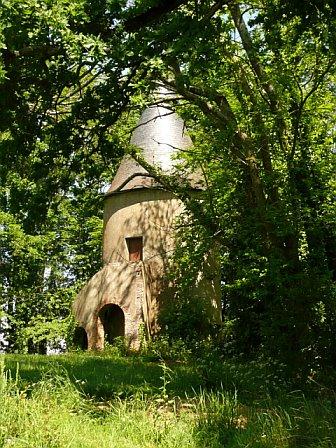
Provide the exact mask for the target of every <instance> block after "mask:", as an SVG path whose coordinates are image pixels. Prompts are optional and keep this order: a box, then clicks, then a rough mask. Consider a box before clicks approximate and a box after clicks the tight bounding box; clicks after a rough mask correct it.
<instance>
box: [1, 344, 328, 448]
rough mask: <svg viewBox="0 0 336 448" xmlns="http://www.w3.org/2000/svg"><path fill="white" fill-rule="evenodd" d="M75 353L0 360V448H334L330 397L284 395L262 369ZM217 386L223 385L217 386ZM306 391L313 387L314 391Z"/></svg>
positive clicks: (282, 386)
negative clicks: (208, 368)
mask: <svg viewBox="0 0 336 448" xmlns="http://www.w3.org/2000/svg"><path fill="white" fill-rule="evenodd" d="M177 361H178V360H177V359H175V361H174V362H172V360H171V361H170V362H168V361H163V360H161V363H153V362H150V361H148V360H146V357H144V356H140V355H137V356H134V355H133V356H129V357H122V356H120V355H118V354H117V353H114V354H112V353H111V352H110V353H108V354H107V353H102V354H101V355H93V354H88V353H86V354H85V353H75V354H68V355H61V356H57V357H43V356H41V355H34V356H32V355H31V356H29V355H7V356H6V357H4V356H2V357H1V358H0V363H1V366H2V367H1V376H0V421H1V425H0V446H1V447H4V448H8V447H15V448H18V447H25V446H27V445H28V446H30V447H32V448H37V447H43V448H47V447H54V448H56V447H59V448H64V447H65V446H68V447H73V448H79V447H81V448H84V447H85V448H86V447H92V448H95V447H97V446H102V447H109V448H110V447H116V448H117V447H118V448H120V447H121V448H123V447H125V448H126V447H132V448H133V447H139V448H143V447H144V448H145V447H152V448H154V447H168V448H170V447H176V448H177V447H182V448H187V447H194V448H196V447H198V448H201V447H202V448H203V447H204V448H206V447H208V448H217V447H218V448H219V447H223V446H225V447H228V448H230V447H232V448H235V447H240V446H241V447H246V446H251V447H253V448H256V447H269V448H274V447H281V448H284V447H288V448H293V447H297V448H301V447H302V448H307V447H311V448H325V447H332V446H334V444H335V443H336V430H335V428H336V421H335V419H336V417H335V413H334V405H335V395H334V393H333V391H331V390H329V389H324V388H322V387H321V386H317V385H316V384H315V385H314V386H312V385H311V386H310V389H309V390H307V391H306V392H305V393H303V392H302V391H299V390H296V391H291V387H290V385H289V384H286V383H281V382H280V381H279V379H278V378H277V376H276V375H274V374H272V375H271V374H270V372H269V371H268V370H267V366H266V365H262V364H257V363H251V364H250V365H248V364H246V363H245V364H244V365H242V364H239V363H238V362H237V363H235V362H231V363H229V362H228V363H226V364H225V365H223V366H222V370H221V371H220V372H217V374H216V381H217V386H216V387H214V386H213V385H212V387H209V385H208V384H207V378H205V377H204V375H203V374H202V373H201V372H200V370H199V368H198V366H197V364H195V363H192V362H191V361H189V362H188V363H186V362H181V361H179V362H177ZM220 383H221V384H220ZM312 384H313V383H312Z"/></svg>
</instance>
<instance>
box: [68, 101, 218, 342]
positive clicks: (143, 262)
mask: <svg viewBox="0 0 336 448" xmlns="http://www.w3.org/2000/svg"><path fill="white" fill-rule="evenodd" d="M131 143H132V144H134V145H136V146H138V147H139V148H141V149H142V155H143V157H144V158H145V160H146V161H147V162H149V163H151V164H153V165H155V166H158V167H160V168H161V169H162V170H163V171H164V172H171V171H172V170H173V168H174V160H175V158H176V157H175V156H176V154H177V152H178V150H179V149H185V148H187V147H190V146H191V140H190V138H189V136H188V135H187V134H186V132H185V126H184V122H183V120H182V119H181V118H179V117H178V116H177V115H176V114H175V113H174V112H172V111H171V110H170V109H168V108H167V107H165V106H157V105H153V106H150V107H148V108H147V109H146V110H145V111H144V112H143V114H142V116H141V118H140V121H139V123H138V125H137V127H136V129H135V130H134V132H133V134H132V138H131ZM190 188H191V189H193V190H195V191H197V189H199V188H200V187H195V186H194V187H192V186H191V187H190ZM196 194H197V193H196ZM182 210H183V205H182V203H181V201H180V200H179V199H177V198H176V197H175V196H174V195H173V194H172V193H171V192H168V191H165V190H164V189H163V188H162V186H161V185H159V184H158V183H157V182H156V181H155V180H154V179H153V178H152V177H151V176H150V175H149V174H148V172H147V171H146V170H145V169H144V168H143V167H141V166H140V165H139V164H138V163H137V162H136V161H135V160H134V159H133V158H132V157H130V156H125V157H124V158H123V160H122V162H121V164H120V166H119V169H118V171H117V173H116V175H115V177H114V179H113V181H112V184H111V186H110V188H109V190H108V192H107V193H106V196H105V208H104V235H103V262H104V267H103V268H102V269H101V270H100V271H99V272H98V273H97V274H95V275H94V276H93V277H92V278H91V279H90V280H89V281H88V283H87V284H86V285H85V286H84V288H83V289H82V290H81V291H80V292H79V294H78V296H77V298H76V300H75V302H74V305H73V311H74V314H75V317H76V319H77V321H78V323H79V325H80V326H81V327H82V328H83V329H84V330H85V336H87V345H88V348H89V349H102V348H103V347H104V340H107V341H109V342H112V341H113V339H114V338H115V337H116V336H125V337H126V339H127V340H128V342H129V345H130V346H131V347H133V348H135V349H136V348H137V347H139V344H140V333H141V331H140V328H141V327H143V328H144V329H145V330H146V332H147V333H148V334H155V333H156V332H157V330H158V327H157V316H158V313H159V312H160V309H161V307H162V306H164V303H165V302H167V301H169V300H173V290H172V287H171V285H170V284H169V282H168V280H167V271H168V269H169V264H170V263H169V259H170V257H171V254H172V252H173V250H174V231H175V219H176V217H177V216H178V215H179V214H180V213H181V211H182ZM200 277H202V275H200ZM201 284H202V286H201V289H202V295H203V296H206V297H207V299H206V300H207V301H208V303H207V306H208V308H209V309H210V312H211V314H212V316H213V319H214V320H215V321H220V298H219V297H220V296H219V281H218V278H215V279H213V278H212V279H209V280H206V279H204V278H203V281H201ZM196 289H197V288H196ZM194 292H195V294H197V291H196V290H195V291H194Z"/></svg>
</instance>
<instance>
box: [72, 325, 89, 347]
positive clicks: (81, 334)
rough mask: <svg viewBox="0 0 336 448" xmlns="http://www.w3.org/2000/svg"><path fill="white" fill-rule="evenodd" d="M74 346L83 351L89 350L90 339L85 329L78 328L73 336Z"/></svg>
mask: <svg viewBox="0 0 336 448" xmlns="http://www.w3.org/2000/svg"><path fill="white" fill-rule="evenodd" d="M73 344H74V346H75V348H79V349H81V350H87V349H88V338H87V334H86V331H85V329H84V328H83V327H76V328H75V331H74V335H73Z"/></svg>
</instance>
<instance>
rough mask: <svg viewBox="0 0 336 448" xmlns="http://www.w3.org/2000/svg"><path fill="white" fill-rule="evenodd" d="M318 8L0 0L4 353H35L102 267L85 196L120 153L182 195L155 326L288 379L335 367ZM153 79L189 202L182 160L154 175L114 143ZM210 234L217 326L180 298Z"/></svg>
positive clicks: (326, 101) (125, 132)
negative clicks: (192, 175)
mask: <svg viewBox="0 0 336 448" xmlns="http://www.w3.org/2000/svg"><path fill="white" fill-rule="evenodd" d="M320 3H321V2H318V1H313V0H312V1H311V2H309V4H310V5H312V7H311V8H309V7H308V8H307V6H306V4H303V2H297V1H293V0H288V1H286V2H282V1H279V0H270V1H267V2H266V1H263V0H253V1H247V2H239V1H238V0H232V1H223V2H216V1H214V0H213V1H212V0H204V1H203V0H202V1H199V0H196V1H194V0H176V1H171V2H162V1H161V0H138V1H135V2H129V1H126V0H123V1H114V0H106V1H102V0H73V1H71V2H70V1H68V0H56V1H53V2H51V1H50V0H3V1H2V8H1V10H0V48H1V58H0V105H1V109H0V150H1V151H0V206H1V210H0V275H1V284H0V288H1V289H0V299H1V302H0V307H1V322H2V324H3V325H2V328H1V332H2V333H5V336H6V338H7V342H8V347H7V349H8V350H9V351H12V352H15V351H21V352H23V351H28V352H43V351H45V349H46V345H47V342H52V341H55V340H57V339H58V338H62V337H64V336H66V335H67V334H69V332H70V331H71V318H70V317H69V315H70V303H71V302H72V300H73V298H74V296H75V294H76V291H78V289H79V288H80V286H81V285H82V284H83V282H85V281H86V280H87V279H88V278H90V276H91V275H92V274H94V273H95V272H97V270H99V268H100V264H101V259H100V254H101V247H100V245H101V228H102V222H101V221H102V220H101V218H102V208H103V207H102V203H101V201H100V200H99V199H98V198H99V197H100V194H101V192H102V191H103V190H104V187H106V184H107V183H108V182H109V181H110V179H111V177H112V175H113V173H114V172H115V169H116V166H117V164H118V162H119V161H120V159H121V157H122V156H123V155H124V154H125V153H130V154H132V155H133V156H134V158H136V159H137V161H138V162H139V163H140V164H142V165H143V166H144V167H145V168H146V169H147V171H148V173H149V174H150V175H151V176H152V177H153V178H155V179H156V180H157V181H158V182H159V183H160V184H161V185H162V187H163V188H165V189H167V190H169V191H171V192H173V193H174V194H175V195H176V196H177V197H178V198H180V199H181V200H182V201H183V202H184V203H185V206H186V217H185V222H184V229H185V232H183V235H182V237H181V238H182V239H183V241H182V242H181V244H180V246H179V247H180V249H183V250H182V251H180V253H177V254H176V260H177V263H176V272H175V275H176V277H177V278H178V279H179V280H180V282H181V285H178V293H179V294H178V295H177V297H176V301H175V302H174V303H173V305H172V315H173V316H174V315H175V316H177V318H170V317H169V316H166V320H165V321H164V322H163V324H164V325H163V327H164V328H165V327H167V331H168V332H170V334H174V335H175V336H176V337H183V338H184V339H189V340H190V341H191V345H192V341H193V338H194V336H195V335H196V336H197V334H198V332H199V330H201V331H202V332H203V333H204V335H205V336H207V335H208V334H210V335H212V336H213V337H214V338H215V339H216V344H217V347H218V349H219V351H220V352H221V353H227V354H229V353H230V354H231V355H232V356H233V355H234V356H237V355H240V354H243V355H244V356H245V358H247V359H249V358H254V359H258V357H260V359H268V358H272V359H274V360H276V362H277V363H278V364H285V365H286V366H287V372H288V375H290V376H291V377H292V378H297V377H301V378H305V379H306V378H307V377H308V376H309V375H311V374H312V373H314V372H324V373H325V374H326V372H328V371H330V370H332V369H334V368H335V356H334V346H333V341H334V328H335V322H336V308H335V279H336V277H335V275H336V274H335V272H336V255H335V254H336V247H335V241H336V235H335V228H336V227H335V225H334V223H335V218H336V209H335V200H334V199H335V188H336V185H335V176H334V173H335V160H336V157H335V125H336V121H335V106H336V96H335V76H336V71H335V67H336V64H335V61H336V49H335V42H336V39H335V29H336V19H335V17H336V14H335V7H334V4H333V2H328V1H327V2H322V3H323V5H321V4H320ZM158 82H159V83H161V84H162V85H164V86H165V87H166V88H168V89H170V90H171V92H173V98H172V97H171V98H169V99H168V101H169V105H170V106H171V107H172V108H173V109H174V110H176V111H177V112H178V113H179V114H180V115H181V116H182V117H183V118H184V119H185V121H186V125H187V127H188V129H189V132H190V135H191V137H192V139H193V143H194V145H193V147H192V148H191V149H190V151H185V152H184V153H183V157H182V156H181V157H182V158H183V160H184V162H185V165H186V168H187V169H188V170H189V171H190V170H198V171H201V172H202V174H203V178H204V183H205V186H206V189H205V190H204V191H203V193H202V194H200V195H199V196H197V197H196V196H195V195H193V194H190V186H189V185H187V184H185V183H184V182H183V178H184V171H183V170H182V168H181V170H180V172H179V173H178V176H177V177H176V176H173V175H165V174H164V173H162V172H161V171H160V170H158V169H157V167H155V166H151V165H150V164H149V163H148V161H147V162H146V160H144V159H143V158H142V157H141V154H139V153H136V152H135V151H134V148H132V147H130V145H129V143H128V142H129V136H130V131H131V129H132V125H133V124H134V120H135V119H136V117H137V116H138V114H139V111H140V109H142V108H143V107H144V106H145V105H148V104H149V103H150V102H151V101H153V98H151V92H152V91H153V89H155V87H156V86H157V83H158ZM213 244H215V245H216V247H217V250H218V261H219V264H220V266H219V270H220V274H221V283H222V293H223V315H224V317H225V326H224V329H223V330H222V331H221V332H218V329H214V330H213V331H212V330H211V328H208V325H205V323H204V319H202V316H201V312H200V311H201V310H199V308H198V306H197V304H196V303H195V300H194V299H193V297H192V294H190V291H188V285H190V284H192V283H193V282H194V281H195V279H194V274H195V272H197V269H198V268H199V266H200V264H202V263H204V260H205V258H206V257H207V256H208V254H207V252H208V249H209V246H210V245H213ZM188 310H190V313H191V314H190V316H189V318H188V319H186V318H185V316H186V313H188V312H189V311H188ZM200 322H201V323H202V325H203V328H200ZM216 344H215V345H216ZM219 359H220V358H219Z"/></svg>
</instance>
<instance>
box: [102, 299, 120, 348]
mask: <svg viewBox="0 0 336 448" xmlns="http://www.w3.org/2000/svg"><path fill="white" fill-rule="evenodd" d="M99 318H100V320H101V323H102V324H103V327H104V339H105V341H106V342H108V343H110V344H112V343H113V341H114V339H115V338H116V337H118V336H125V315H124V312H123V310H122V309H121V308H120V306H118V305H114V304H113V305H112V304H111V305H105V306H103V308H102V309H101V310H100V311H99Z"/></svg>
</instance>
